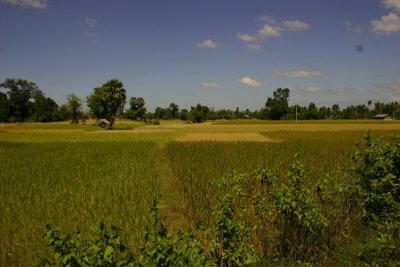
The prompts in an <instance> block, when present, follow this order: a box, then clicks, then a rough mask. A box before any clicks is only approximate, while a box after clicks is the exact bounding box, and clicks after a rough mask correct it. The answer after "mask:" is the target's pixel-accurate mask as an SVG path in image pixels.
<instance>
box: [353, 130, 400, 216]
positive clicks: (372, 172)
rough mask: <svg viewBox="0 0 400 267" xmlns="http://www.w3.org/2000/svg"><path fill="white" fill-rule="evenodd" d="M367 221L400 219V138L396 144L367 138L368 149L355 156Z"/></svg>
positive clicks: (397, 138)
mask: <svg viewBox="0 0 400 267" xmlns="http://www.w3.org/2000/svg"><path fill="white" fill-rule="evenodd" d="M354 160H355V161H356V163H357V166H356V167H355V169H354V174H355V176H356V178H357V179H358V184H359V190H360V194H361V197H362V200H363V204H364V208H363V217H364V219H365V221H366V222H371V221H380V220H398V219H400V136H394V137H393V142H392V143H389V142H385V141H383V140H382V139H381V138H377V139H375V140H372V138H371V135H370V133H368V134H367V135H366V136H365V148H364V151H362V152H356V153H355V154H354Z"/></svg>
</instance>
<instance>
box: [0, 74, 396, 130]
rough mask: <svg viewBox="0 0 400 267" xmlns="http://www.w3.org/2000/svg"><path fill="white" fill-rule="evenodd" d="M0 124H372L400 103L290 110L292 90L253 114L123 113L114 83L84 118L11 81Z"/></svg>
mask: <svg viewBox="0 0 400 267" xmlns="http://www.w3.org/2000/svg"><path fill="white" fill-rule="evenodd" d="M0 88H4V89H5V90H6V92H5V93H3V92H1V91H0V121H1V122H26V121H29V122H52V121H67V120H69V121H70V122H71V123H78V122H79V120H82V119H86V118H88V117H89V116H90V117H92V118H97V119H106V120H108V121H109V123H110V126H112V124H113V123H114V122H115V120H116V118H124V119H130V120H138V121H146V122H150V121H152V120H160V119H163V120H176V119H180V120H183V121H189V122H193V123H200V122H203V121H206V120H236V119H262V120H294V119H296V118H297V119H299V120H320V119H369V118H373V117H374V116H375V115H377V114H390V115H393V116H394V117H395V118H400V103H399V102H391V103H381V102H375V103H372V101H371V100H369V101H368V103H367V104H361V105H356V106H354V105H351V106H348V107H345V108H343V109H341V108H340V107H339V105H338V104H334V105H332V106H331V107H326V106H322V107H317V106H316V105H315V104H314V103H310V104H309V105H308V106H300V105H291V106H289V95H290V90H289V89H288V88H278V89H277V90H275V91H274V92H273V95H272V97H268V99H267V101H266V103H265V105H264V107H263V108H261V109H260V110H258V111H257V110H255V111H250V110H249V109H246V110H240V109H239V108H238V107H237V108H236V109H235V110H230V109H220V110H214V108H210V107H207V106H203V105H202V104H200V103H199V104H197V105H195V106H192V107H191V108H190V110H188V109H179V106H178V105H177V104H175V103H171V104H170V105H169V106H168V107H166V108H162V107H157V108H156V109H155V111H154V113H152V112H148V111H147V109H146V107H145V104H146V103H145V100H144V99H143V98H142V97H131V98H130V100H129V108H128V109H127V110H124V107H125V104H126V98H127V96H126V91H125V89H124V85H123V83H122V82H121V81H119V80H117V79H113V80H109V81H107V82H106V83H104V84H103V85H102V86H100V87H97V88H94V91H93V93H92V94H91V95H89V96H87V98H86V100H87V105H88V107H89V109H90V112H89V113H88V114H86V113H84V112H83V109H82V100H81V99H80V98H79V97H77V96H76V95H73V94H70V95H68V96H67V98H66V100H67V101H66V103H64V104H62V105H60V106H59V105H58V104H57V103H56V102H55V101H54V100H53V99H51V98H50V97H46V96H45V93H44V92H43V91H42V90H41V89H40V88H39V87H38V86H37V85H36V84H35V83H33V82H29V81H27V80H23V79H6V80H5V81H4V82H3V83H0Z"/></svg>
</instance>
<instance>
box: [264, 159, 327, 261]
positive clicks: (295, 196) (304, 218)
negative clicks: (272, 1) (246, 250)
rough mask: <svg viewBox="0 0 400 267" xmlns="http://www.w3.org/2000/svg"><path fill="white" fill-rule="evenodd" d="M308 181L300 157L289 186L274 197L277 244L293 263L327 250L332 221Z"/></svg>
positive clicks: (293, 169)
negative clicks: (324, 211) (326, 233)
mask: <svg viewBox="0 0 400 267" xmlns="http://www.w3.org/2000/svg"><path fill="white" fill-rule="evenodd" d="M305 180H306V172H305V167H304V165H303V164H302V163H301V162H300V161H299V160H298V157H297V155H296V156H295V161H294V163H293V164H291V165H290V167H289V174H288V175H287V182H286V183H282V184H281V185H280V186H278V187H277V188H276V189H275V190H274V191H273V192H272V194H271V201H272V203H273V205H274V207H275V209H276V212H277V214H278V216H277V223H278V224H279V226H278V229H279V230H280V233H279V235H278V240H277V244H276V245H277V247H278V253H279V255H282V256H283V257H285V258H286V259H288V260H289V261H297V260H302V259H312V258H315V257H317V256H318V255H320V254H321V252H323V251H324V250H326V249H327V248H326V245H325V242H324V229H325V228H326V227H327V226H328V221H327V220H326V218H325V217H324V216H323V214H322V211H321V208H320V206H319V204H318V203H317V202H316V201H314V200H313V193H312V191H311V190H310V188H307V187H306V186H305V184H304V182H305Z"/></svg>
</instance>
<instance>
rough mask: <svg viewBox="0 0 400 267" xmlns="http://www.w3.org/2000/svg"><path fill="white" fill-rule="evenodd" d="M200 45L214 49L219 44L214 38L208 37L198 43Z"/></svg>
mask: <svg viewBox="0 0 400 267" xmlns="http://www.w3.org/2000/svg"><path fill="white" fill-rule="evenodd" d="M197 46H198V47H200V48H210V49H214V48H217V47H218V44H217V43H215V42H214V41H213V40H211V39H207V40H205V41H203V42H201V43H198V44H197Z"/></svg>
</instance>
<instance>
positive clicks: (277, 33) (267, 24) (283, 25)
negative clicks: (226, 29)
mask: <svg viewBox="0 0 400 267" xmlns="http://www.w3.org/2000/svg"><path fill="white" fill-rule="evenodd" d="M258 19H259V20H260V21H262V22H264V25H263V26H262V28H261V29H259V30H258V31H257V33H255V34H241V33H238V34H237V37H238V38H239V39H240V40H242V41H243V42H249V43H253V44H248V45H247V48H249V49H252V50H261V48H262V47H261V44H260V43H259V42H261V41H263V40H266V39H269V38H279V37H281V36H282V33H283V32H284V31H305V30H309V29H311V26H310V24H308V23H306V22H303V21H300V20H284V21H281V22H279V21H276V20H275V19H274V18H273V17H270V16H262V17H259V18H258Z"/></svg>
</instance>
